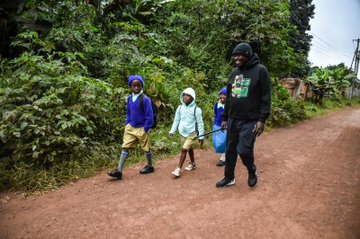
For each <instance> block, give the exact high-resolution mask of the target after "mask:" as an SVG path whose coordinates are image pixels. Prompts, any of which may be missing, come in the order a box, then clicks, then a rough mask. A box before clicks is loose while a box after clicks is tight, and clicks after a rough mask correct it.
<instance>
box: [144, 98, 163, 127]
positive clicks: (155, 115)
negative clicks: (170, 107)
mask: <svg viewBox="0 0 360 239" xmlns="http://www.w3.org/2000/svg"><path fill="white" fill-rule="evenodd" d="M144 97H145V94H144V93H142V94H141V95H140V108H141V110H142V111H143V112H144V113H145V109H144ZM149 99H150V97H149ZM150 102H151V108H152V111H153V120H154V123H153V124H152V125H151V127H150V128H151V129H153V128H155V127H156V125H157V116H158V114H159V109H158V107H157V106H156V105H155V103H154V102H153V101H152V99H150Z"/></svg>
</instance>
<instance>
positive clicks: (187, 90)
mask: <svg viewBox="0 0 360 239" xmlns="http://www.w3.org/2000/svg"><path fill="white" fill-rule="evenodd" d="M184 94H188V95H191V97H192V98H193V101H192V102H191V103H190V104H189V105H193V104H195V99H196V94H195V90H194V89H193V88H190V87H188V88H186V89H185V90H184V91H183V92H181V94H180V102H181V104H185V103H184V101H183V95H184Z"/></svg>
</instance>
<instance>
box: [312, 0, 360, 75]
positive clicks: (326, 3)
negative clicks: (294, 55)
mask: <svg viewBox="0 0 360 239" xmlns="http://www.w3.org/2000/svg"><path fill="white" fill-rule="evenodd" d="M312 3H313V4H314V5H315V14H314V18H313V19H311V20H310V26H311V30H310V31H309V32H308V33H309V34H310V35H312V36H313V39H312V41H311V44H312V46H311V49H310V52H309V61H310V62H311V63H312V66H320V67H326V66H328V65H337V64H340V63H344V64H345V65H346V66H347V67H350V66H351V62H352V60H353V57H354V52H355V49H356V44H357V43H356V41H355V40H356V39H358V38H360V0H342V1H339V0H313V1H312ZM353 67H354V63H353ZM359 71H360V70H359ZM359 75H360V72H359V74H358V76H359Z"/></svg>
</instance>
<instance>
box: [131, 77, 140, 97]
mask: <svg viewBox="0 0 360 239" xmlns="http://www.w3.org/2000/svg"><path fill="white" fill-rule="evenodd" d="M130 88H131V91H132V92H133V93H134V94H139V93H140V91H141V89H142V86H141V83H140V81H139V80H133V81H132V82H131V84H130Z"/></svg>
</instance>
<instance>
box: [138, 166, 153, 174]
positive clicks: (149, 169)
mask: <svg viewBox="0 0 360 239" xmlns="http://www.w3.org/2000/svg"><path fill="white" fill-rule="evenodd" d="M154 170H155V169H154V167H153V166H149V165H146V166H145V167H144V168H143V169H141V170H140V174H148V173H153V172H154Z"/></svg>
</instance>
